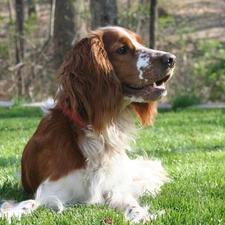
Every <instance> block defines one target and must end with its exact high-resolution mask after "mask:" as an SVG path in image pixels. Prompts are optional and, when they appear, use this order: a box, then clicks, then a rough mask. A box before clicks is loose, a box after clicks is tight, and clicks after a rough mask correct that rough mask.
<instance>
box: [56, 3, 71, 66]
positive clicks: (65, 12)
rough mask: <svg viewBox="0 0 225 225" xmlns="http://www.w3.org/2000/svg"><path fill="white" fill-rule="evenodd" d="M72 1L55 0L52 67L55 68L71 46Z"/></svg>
mask: <svg viewBox="0 0 225 225" xmlns="http://www.w3.org/2000/svg"><path fill="white" fill-rule="evenodd" d="M74 11H75V9H74V1H72V0H64V1H62V0H56V8H55V21H54V50H55V56H54V67H55V69H56V70H57V69H58V68H59V66H60V65H61V64H62V62H63V59H64V57H65V55H66V53H67V52H68V51H69V50H70V49H71V47H72V41H73V38H74V35H75V28H74V26H75V25H74V16H75V13H74Z"/></svg>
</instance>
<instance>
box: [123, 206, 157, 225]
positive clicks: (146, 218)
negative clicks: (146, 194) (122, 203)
mask: <svg viewBox="0 0 225 225" xmlns="http://www.w3.org/2000/svg"><path fill="white" fill-rule="evenodd" d="M126 217H127V219H128V220H130V221H131V223H140V222H144V223H145V222H151V221H153V220H155V219H156V215H149V213H148V211H147V209H144V208H142V207H140V206H130V207H128V208H127V212H126Z"/></svg>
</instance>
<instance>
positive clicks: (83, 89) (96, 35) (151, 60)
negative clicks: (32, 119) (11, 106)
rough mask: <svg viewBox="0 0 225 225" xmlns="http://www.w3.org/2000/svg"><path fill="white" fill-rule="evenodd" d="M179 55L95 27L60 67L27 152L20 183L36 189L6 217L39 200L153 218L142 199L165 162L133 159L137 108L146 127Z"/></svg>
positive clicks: (154, 187) (123, 32) (161, 175)
mask: <svg viewBox="0 0 225 225" xmlns="http://www.w3.org/2000/svg"><path fill="white" fill-rule="evenodd" d="M174 66H175V56H174V55H172V54H170V53H167V52H162V51H157V50H152V49H148V48H146V47H144V46H143V45H142V40H141V38H140V37H138V36H137V35H136V34H135V33H133V32H131V31H129V30H127V29H125V28H121V27H103V28H100V29H98V30H95V31H93V32H92V33H91V34H90V35H88V36H87V37H85V38H84V39H82V40H81V41H80V42H78V43H77V44H76V45H75V46H74V47H73V48H72V50H71V51H70V53H69V54H68V56H67V57H66V59H65V62H64V63H63V65H62V66H61V68H60V70H59V81H60V86H59V89H58V91H57V94H56V96H55V102H54V104H53V105H52V106H49V107H47V112H46V115H45V116H44V118H43V119H42V120H41V122H40V124H39V126H38V128H37V130H36V132H35V133H34V135H33V137H32V138H31V139H30V140H29V142H28V143H27V145H26V147H25V149H24V152H23V156H22V185H23V188H24V190H25V191H26V192H29V193H33V194H35V196H36V198H35V200H27V201H24V202H21V203H18V205H14V207H10V203H5V204H3V206H2V215H5V216H7V215H8V216H9V217H10V216H11V215H16V216H18V217H19V216H20V215H21V214H23V213H30V212H31V211H33V210H34V209H36V208H37V207H38V206H40V205H45V206H47V207H50V208H54V209H56V210H59V211H61V210H62V209H63V207H64V205H66V204H76V203H87V204H100V205H101V204H107V205H108V206H109V207H112V208H116V209H120V210H123V211H124V214H125V217H126V219H128V220H130V221H132V222H135V223H138V222H140V221H151V219H152V216H151V215H150V214H148V212H147V210H146V209H144V208H142V207H141V206H140V205H139V203H138V197H139V196H140V195H142V194H143V193H144V192H145V191H147V192H146V193H149V194H152V195H155V194H156V193H157V192H158V191H159V189H160V186H161V185H162V184H163V183H164V182H166V181H167V180H168V178H167V175H166V173H165V171H164V169H163V168H162V166H161V163H160V161H153V160H147V159H144V158H138V159H136V160H131V159H130V158H129V157H128V156H127V153H126V152H127V151H131V147H130V143H131V142H132V141H133V136H132V134H134V133H135V125H134V121H133V117H132V113H133V112H135V113H136V115H137V116H138V118H139V120H140V123H141V124H142V125H150V124H152V122H153V119H154V117H155V116H156V113H157V109H156V103H155V101H157V100H159V99H161V98H162V97H163V96H165V95H166V94H167V91H166V88H165V86H164V84H165V83H166V82H167V81H168V80H169V79H170V77H171V76H172V73H173V70H174Z"/></svg>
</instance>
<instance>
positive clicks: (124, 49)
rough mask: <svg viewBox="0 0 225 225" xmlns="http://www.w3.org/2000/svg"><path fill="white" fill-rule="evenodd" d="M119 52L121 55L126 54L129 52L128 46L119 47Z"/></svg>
mask: <svg viewBox="0 0 225 225" xmlns="http://www.w3.org/2000/svg"><path fill="white" fill-rule="evenodd" d="M117 53H118V54H120V55H124V54H126V53H127V48H126V46H123V47H121V48H119V49H118V50H117Z"/></svg>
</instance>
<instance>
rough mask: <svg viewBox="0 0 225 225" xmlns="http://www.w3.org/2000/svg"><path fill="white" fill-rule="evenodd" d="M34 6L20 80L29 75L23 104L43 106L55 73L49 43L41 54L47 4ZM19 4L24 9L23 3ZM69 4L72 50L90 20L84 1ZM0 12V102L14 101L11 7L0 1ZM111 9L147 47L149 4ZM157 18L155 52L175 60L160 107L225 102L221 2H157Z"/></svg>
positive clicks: (140, 0)
mask: <svg viewBox="0 0 225 225" xmlns="http://www.w3.org/2000/svg"><path fill="white" fill-rule="evenodd" d="M34 2H35V6H36V13H35V14H31V15H29V14H28V12H27V10H25V15H24V19H25V22H24V36H23V37H22V38H23V39H24V43H25V47H24V48H25V50H24V51H25V53H24V61H23V65H22V67H23V76H24V79H25V80H26V79H28V78H30V77H32V76H34V74H35V77H34V79H32V81H31V83H30V84H29V88H28V89H29V90H28V96H26V100H29V101H38V100H43V99H44V98H47V97H49V96H53V95H54V93H55V91H56V85H55V75H56V73H57V69H58V68H57V67H55V65H54V63H53V61H54V57H55V53H54V51H55V49H54V45H53V42H52V41H50V42H49V43H48V45H47V46H45V48H43V46H44V44H45V42H46V40H47V39H48V35H49V29H50V14H51V4H50V2H51V1H48V0H36V1H34ZM10 3H11V4H10ZM24 3H25V8H26V9H27V8H28V5H27V4H28V3H27V2H26V1H24ZM72 3H73V6H74V9H75V18H74V19H73V20H74V22H75V25H74V26H75V34H73V35H74V38H73V41H72V44H73V43H75V42H76V41H78V40H79V39H80V38H82V37H83V36H84V35H86V34H87V33H88V32H90V30H91V15H90V10H89V4H90V0H89V1H83V0H73V1H72ZM0 8H1V16H0V17H1V21H2V22H1V24H0V63H1V66H0V101H1V100H12V99H13V98H14V99H15V98H16V97H17V95H16V85H17V84H16V79H17V75H16V74H17V71H18V64H17V63H16V61H15V47H16V46H15V37H16V36H18V34H17V33H16V31H15V8H14V6H13V1H12V0H0ZM117 8H118V24H119V25H121V26H124V27H127V28H129V29H132V30H133V31H135V32H137V33H138V34H139V35H140V36H141V37H142V38H143V40H144V43H145V44H146V45H147V46H148V45H149V17H150V15H149V14H150V0H135V1H130V0H122V1H117ZM158 15H159V18H158V35H157V42H156V48H157V49H160V50H165V51H169V52H172V53H174V54H175V55H176V56H177V65H176V70H175V76H174V78H173V79H172V80H171V81H170V82H169V84H168V86H169V95H168V98H167V99H164V101H167V102H171V103H173V102H174V101H175V102H176V101H178V102H179V99H181V98H180V96H181V97H182V96H191V97H192V96H194V98H195V99H199V101H201V102H207V101H225V94H224V93H225V90H224V89H225V76H224V73H225V60H224V59H225V50H224V49H225V36H224V33H225V1H222V0H221V1H208V0H203V1H200V0H187V1H178V0H171V1H166V0H158ZM56 16H57V15H56ZM68 19H69V18H68ZM42 48H43V49H42ZM42 50H43V51H42ZM40 52H41V54H40ZM37 59H38V60H37ZM58 67H59V65H58ZM177 98H179V99H178V100H176V99H177ZM185 99H187V98H183V100H182V102H184V101H186V100H185ZM187 101H188V100H187ZM194 102H195V101H194ZM185 104H186V103H184V105H185ZM188 104H189V103H187V105H188Z"/></svg>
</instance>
